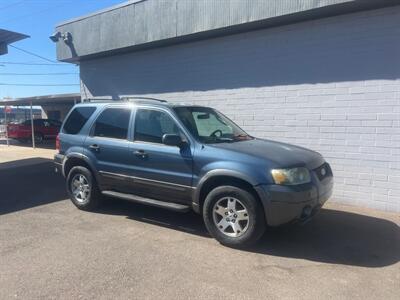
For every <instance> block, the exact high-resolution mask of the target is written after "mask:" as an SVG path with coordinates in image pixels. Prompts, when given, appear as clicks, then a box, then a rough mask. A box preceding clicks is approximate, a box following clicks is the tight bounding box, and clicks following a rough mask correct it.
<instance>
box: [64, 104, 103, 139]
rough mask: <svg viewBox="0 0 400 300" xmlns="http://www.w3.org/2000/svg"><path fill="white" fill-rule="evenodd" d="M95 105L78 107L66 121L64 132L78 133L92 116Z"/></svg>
mask: <svg viewBox="0 0 400 300" xmlns="http://www.w3.org/2000/svg"><path fill="white" fill-rule="evenodd" d="M95 110H96V108H95V107H88V106H85V107H76V108H75V109H74V110H73V111H72V112H71V113H70V115H69V116H68V119H67V120H66V121H65V123H64V127H63V133H66V134H77V133H78V132H79V131H81V129H82V127H83V126H84V125H85V124H86V122H87V120H89V118H90V117H91V116H92V114H93V113H94V111H95Z"/></svg>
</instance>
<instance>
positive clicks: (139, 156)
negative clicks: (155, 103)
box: [130, 108, 193, 203]
mask: <svg viewBox="0 0 400 300" xmlns="http://www.w3.org/2000/svg"><path fill="white" fill-rule="evenodd" d="M133 128H134V137H133V138H134V141H133V142H132V143H131V145H130V152H131V155H132V164H131V174H132V177H133V182H134V185H133V186H134V189H135V193H136V194H139V195H142V196H145V197H150V198H155V199H159V200H164V201H170V202H180V203H190V202H191V192H192V188H191V186H192V169H193V166H192V164H193V159H192V151H191V148H190V145H189V143H186V144H185V145H184V146H182V147H176V146H167V145H164V144H162V136H163V135H164V134H179V135H181V137H182V138H183V140H186V137H185V135H184V134H183V132H182V130H181V129H180V126H179V124H178V123H177V122H176V120H174V118H173V117H172V115H171V114H170V113H169V112H167V111H165V110H162V109H152V108H138V109H137V111H136V113H135V122H134V126H133Z"/></svg>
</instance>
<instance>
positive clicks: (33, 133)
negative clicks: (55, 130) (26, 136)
mask: <svg viewBox="0 0 400 300" xmlns="http://www.w3.org/2000/svg"><path fill="white" fill-rule="evenodd" d="M31 130H32V147H33V149H35V148H36V146H35V129H34V127H33V111H32V101H31Z"/></svg>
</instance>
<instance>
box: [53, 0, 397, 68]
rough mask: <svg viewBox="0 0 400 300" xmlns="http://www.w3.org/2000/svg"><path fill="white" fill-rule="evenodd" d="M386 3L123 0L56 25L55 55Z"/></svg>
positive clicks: (99, 51) (86, 54)
mask: <svg viewBox="0 0 400 300" xmlns="http://www.w3.org/2000/svg"><path fill="white" fill-rule="evenodd" d="M391 5H399V1H398V0H385V1H382V0H302V1H275V0H265V1H255V0H241V1H238V0H218V1H207V0H196V1H187V0H169V1H159V0H136V1H128V2H125V3H122V4H120V5H117V6H113V7H111V8H109V9H105V10H102V11H98V12H95V13H93V14H90V15H86V16H83V17H79V18H76V19H73V20H69V21H66V22H64V23H61V24H59V25H58V26H57V27H56V30H57V32H59V34H58V36H59V39H58V41H57V58H58V60H61V61H66V62H75V63H76V62H79V61H80V60H85V59H92V58H95V57H101V56H107V55H115V54H118V53H124V52H129V51H137V50H143V49H148V48H154V47H162V46H168V45H171V44H176V43H182V42H189V41H194V40H200V39H206V38H212V37H217V36H223V35H228V34H235V33H239V32H244V31H250V30H257V29H262V28H268V27H274V26H282V25H286V24H291V23H296V22H302V21H307V20H312V19H318V18H324V17H330V16H335V15H340V14H346V13H352V12H357V11H362V10H368V9H377V8H382V7H386V6H391Z"/></svg>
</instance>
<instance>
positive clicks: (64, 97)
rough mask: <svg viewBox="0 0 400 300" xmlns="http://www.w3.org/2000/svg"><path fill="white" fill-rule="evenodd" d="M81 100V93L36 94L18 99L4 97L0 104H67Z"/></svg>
mask: <svg viewBox="0 0 400 300" xmlns="http://www.w3.org/2000/svg"><path fill="white" fill-rule="evenodd" d="M80 101H81V95H80V94H79V93H72V94H58V95H45V96H34V97H25V98H16V99H3V100H0V106H3V105H10V106H29V105H34V106H42V105H56V104H59V105H65V104H69V105H71V104H74V103H77V102H80Z"/></svg>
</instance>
